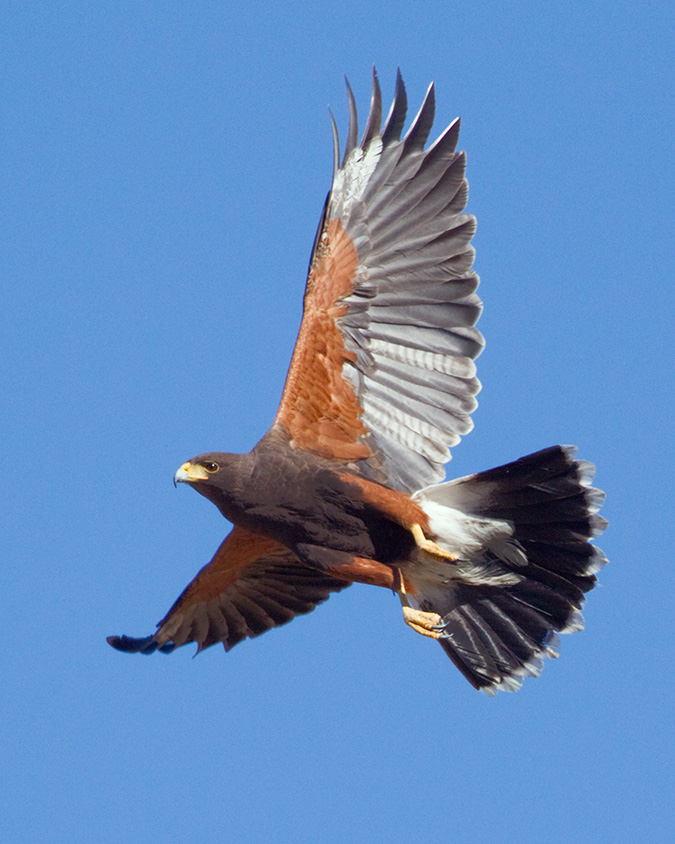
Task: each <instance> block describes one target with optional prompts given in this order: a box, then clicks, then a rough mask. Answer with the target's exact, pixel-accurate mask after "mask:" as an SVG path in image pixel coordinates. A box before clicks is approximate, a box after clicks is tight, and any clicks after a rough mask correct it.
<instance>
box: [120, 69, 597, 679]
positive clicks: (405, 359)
mask: <svg viewBox="0 0 675 844" xmlns="http://www.w3.org/2000/svg"><path fill="white" fill-rule="evenodd" d="M347 92H348V99H349V129H348V133H347V141H346V146H345V149H344V153H343V155H342V159H341V160H340V144H339V141H338V134H337V128H336V126H335V122H334V121H333V132H334V150H335V165H334V173H333V183H332V186H331V190H330V193H329V195H328V198H327V200H326V203H325V206H324V210H323V215H322V218H321V222H320V224H319V228H318V231H317V235H316V238H315V242H314V248H313V251H312V257H311V261H310V266H309V274H308V278H307V285H306V290H305V297H304V312H303V319H302V324H301V327H300V333H299V336H298V339H297V343H296V346H295V351H294V353H293V358H292V361H291V365H290V370H289V372H288V377H287V379H286V385H285V388H284V392H283V396H282V399H281V405H280V407H279V410H278V413H277V416H276V418H275V420H274V423H273V425H272V427H271V428H270V430H269V431H268V433H267V434H266V435H265V436H264V437H263V438H262V440H261V441H260V442H259V443H258V445H256V446H255V448H254V449H253V450H252V451H251V452H250V453H248V454H224V453H220V452H218V453H211V454H202V455H199V456H198V457H194V458H192V459H191V460H189V461H188V462H187V463H184V464H183V465H182V466H181V468H180V469H179V470H178V471H177V472H176V475H175V481H176V482H181V483H187V484H189V485H190V486H192V487H194V489H196V490H197V491H198V492H200V493H201V494H202V495H204V496H205V497H206V498H208V499H209V500H210V501H212V502H213V503H214V504H215V505H216V507H218V509H219V510H220V511H221V513H222V514H223V515H224V516H225V517H226V518H227V519H229V520H230V521H231V522H232V523H233V524H234V527H233V529H232V531H231V533H230V534H229V536H227V538H226V539H225V540H224V542H223V543H222V544H221V546H220V548H219V549H218V550H217V552H216V554H215V556H214V557H213V559H212V560H211V562H209V563H208V564H207V565H206V566H205V567H204V568H203V569H202V570H201V571H200V572H199V574H197V576H196V577H195V579H194V580H193V581H192V582H191V583H190V584H189V585H188V587H187V588H186V589H185V590H184V592H183V593H182V595H181V596H180V597H179V598H178V600H177V601H176V602H175V604H174V605H173V606H172V607H171V609H170V610H169V612H168V613H167V615H166V616H165V617H164V618H163V619H162V621H160V622H159V624H158V629H157V631H156V632H155V633H154V634H153V635H151V636H147V637H145V638H139V639H136V638H131V637H129V636H111V637H110V638H109V639H108V641H109V643H110V644H111V645H112V646H113V647H114V648H117V649H118V650H121V651H126V652H131V653H135V652H140V653H145V654H148V653H152V652H153V651H155V650H160V651H162V652H164V653H168V652H170V651H172V650H173V649H174V648H176V647H179V646H181V645H184V644H186V643H188V642H196V643H197V646H198V649H199V650H202V649H203V648H207V647H210V646H211V645H213V644H215V643H216V642H222V643H223V645H224V646H225V649H226V650H228V649H229V648H231V647H233V646H234V645H236V644H237V643H238V642H240V641H241V640H242V639H245V638H246V637H253V636H257V635H259V634H261V633H264V632H265V631H266V630H269V629H270V628H272V627H277V626H279V625H281V624H285V623H286V622H288V621H290V620H291V619H292V618H294V617H295V616H296V615H300V614H303V613H307V612H311V610H313V609H314V607H315V606H316V605H317V604H319V603H321V602H322V601H324V600H326V598H328V597H329V595H330V594H331V592H337V591H339V590H340V589H343V588H345V587H346V586H348V585H349V584H350V583H353V582H360V583H367V584H371V585H375V586H381V587H384V588H386V589H391V590H393V591H394V592H396V593H397V594H398V596H399V598H400V600H401V604H402V606H403V617H404V620H405V621H406V623H407V624H408V625H410V627H412V628H413V629H414V630H415V631H417V632H418V633H421V634H422V635H424V636H428V637H430V638H433V639H436V640H437V641H438V642H439V643H440V645H441V647H442V648H443V650H444V651H445V652H446V653H447V654H448V656H449V657H450V658H451V659H452V661H453V662H454V663H455V665H456V666H457V667H458V668H459V670H460V671H461V672H462V673H463V674H464V676H465V677H466V678H467V679H468V680H469V682H470V683H471V684H472V685H473V686H474V687H475V688H478V689H482V690H485V691H487V692H490V693H492V692H494V691H495V690H496V689H507V690H513V689H517V688H518V687H519V686H520V684H521V681H522V678H523V676H525V675H536V674H538V673H539V672H540V670H541V666H542V658H543V657H545V656H555V655H556V650H555V648H556V644H557V635H556V634H557V633H558V632H563V633H565V632H570V631H574V630H578V629H580V627H581V616H580V613H579V608H580V606H581V604H582V602H583V599H584V594H585V593H586V592H588V591H589V590H590V589H592V588H593V586H594V584H595V582H596V578H595V574H596V572H597V571H598V569H599V568H601V566H602V565H603V564H604V563H605V562H606V559H605V557H604V555H603V554H602V552H601V551H600V550H599V549H598V548H596V547H594V546H593V545H591V544H590V540H591V538H592V537H594V536H596V535H598V534H599V533H601V532H602V530H603V529H604V526H605V521H604V519H602V518H601V517H599V516H598V515H597V511H598V509H599V508H600V505H601V503H602V500H603V494H602V493H601V492H600V491H599V490H596V489H593V488H592V487H591V481H592V478H593V466H592V465H591V464H590V463H587V462H585V461H581V460H577V459H576V458H575V449H574V448H571V447H563V446H553V447H552V448H547V449H544V450H543V451H539V452H537V453H535V454H531V455H529V456H527V457H523V458H521V459H520V460H516V461H515V462H513V463H509V464H507V465H505V466H501V467H499V468H496V469H491V470H489V471H486V472H480V473H478V474H475V475H470V476H467V477H463V478H459V479H457V480H453V481H450V482H445V483H444V482H443V479H444V466H445V463H446V462H447V461H448V460H449V459H450V453H449V450H448V449H449V448H450V447H452V446H455V445H457V443H458V442H459V440H460V437H461V436H462V435H463V434H466V433H468V432H469V431H470V430H471V427H472V423H471V419H470V416H471V413H472V411H473V410H474V408H475V407H476V394H477V393H478V390H479V388H480V384H479V382H478V380H477V378H476V367H475V364H474V359H475V358H476V357H477V356H478V355H479V354H480V352H481V350H482V348H483V338H482V336H481V334H480V333H479V331H478V330H477V329H476V328H475V324H476V321H477V320H478V317H479V315H480V312H481V307H482V306H481V302H480V300H479V298H478V296H477V295H476V292H475V291H476V288H477V286H478V276H477V275H476V274H475V273H474V272H473V270H472V264H473V257H474V250H473V248H472V246H471V238H472V236H473V233H474V231H475V227H476V224H475V219H474V217H473V216H471V215H469V214H465V213H463V210H464V206H465V204H466V199H467V182H466V179H465V176H464V169H465V155H464V153H463V152H456V151H455V147H456V144H457V139H458V134H459V120H455V121H454V122H453V123H451V124H450V126H449V127H448V128H447V129H446V130H445V131H444V132H443V133H442V134H441V135H440V137H439V138H438V139H437V140H436V141H435V142H434V143H433V144H431V145H430V146H429V147H427V148H426V149H425V145H426V142H427V139H428V136H429V133H430V130H431V126H432V122H433V118H434V88H433V85H432V86H430V88H429V90H428V91H427V94H426V97H425V99H424V102H423V103H422V106H421V108H420V110H419V112H418V114H417V116H416V117H415V119H414V120H413V121H412V124H411V126H410V128H409V129H408V131H407V132H406V134H405V135H404V137H403V138H402V137H401V133H402V129H403V125H404V123H405V119H406V111H407V99H406V93H405V88H404V85H403V81H402V79H401V77H400V74H399V75H398V78H397V83H396V91H395V95H394V102H393V104H392V106H391V109H390V111H389V115H388V117H387V118H386V120H385V121H384V125H382V101H381V95H380V88H379V84H378V81H377V77H376V75H375V73H373V94H372V100H371V105H370V112H369V114H368V118H367V121H366V125H365V129H364V131H363V134H362V136H361V139H360V141H359V137H358V122H357V112H356V106H355V103H354V97H353V95H352V92H351V90H350V89H349V85H347Z"/></svg>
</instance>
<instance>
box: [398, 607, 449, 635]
mask: <svg viewBox="0 0 675 844" xmlns="http://www.w3.org/2000/svg"><path fill="white" fill-rule="evenodd" d="M403 621H405V623H406V624H407V625H408V627H412V629H413V630H414V631H415V633H419V634H420V636H428V637H429V638H430V639H440V638H441V635H442V634H441V633H439V631H438V630H436V629H435V628H437V627H438V626H439V625H440V624H441V621H442V619H441V617H440V615H439V614H438V613H435V612H423V611H422V610H414V609H412V607H403Z"/></svg>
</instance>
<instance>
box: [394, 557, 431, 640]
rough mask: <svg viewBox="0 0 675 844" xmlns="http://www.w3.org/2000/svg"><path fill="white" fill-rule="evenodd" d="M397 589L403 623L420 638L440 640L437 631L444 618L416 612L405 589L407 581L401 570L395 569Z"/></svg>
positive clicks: (429, 613) (420, 611)
mask: <svg viewBox="0 0 675 844" xmlns="http://www.w3.org/2000/svg"><path fill="white" fill-rule="evenodd" d="M394 578H395V581H394V582H395V589H396V592H397V593H398V597H399V598H400V600H401V606H402V607H403V621H405V623H406V624H407V625H408V627H412V629H413V630H414V631H415V633H419V634H420V636H428V637H429V638H430V639H440V638H441V635H442V634H441V633H439V631H438V630H437V629H436V628H437V627H438V626H439V625H440V624H441V622H442V618H441V617H440V615H438V613H435V612H423V611H422V610H415V609H413V608H412V607H411V606H410V603H409V601H408V595H407V592H406V589H405V580H404V579H403V575H402V574H401V571H400V569H394Z"/></svg>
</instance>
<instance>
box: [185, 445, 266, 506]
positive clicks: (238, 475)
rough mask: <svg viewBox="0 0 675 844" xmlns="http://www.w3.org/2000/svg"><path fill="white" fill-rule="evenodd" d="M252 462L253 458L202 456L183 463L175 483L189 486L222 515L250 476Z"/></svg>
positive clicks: (233, 455) (217, 455)
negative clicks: (206, 499) (211, 503)
mask: <svg viewBox="0 0 675 844" xmlns="http://www.w3.org/2000/svg"><path fill="white" fill-rule="evenodd" d="M251 461H252V458H251V455H250V454H224V453H221V452H213V453H210V454H200V455H199V456H197V457H193V458H192V459H191V460H188V461H187V463H183V465H182V466H181V467H180V469H179V470H178V471H177V472H176V474H175V475H174V476H173V482H174V485H176V486H177V485H178V484H190V486H191V487H193V488H194V489H196V490H197V492H199V493H201V494H202V495H203V496H204V497H205V498H208V499H209V501H213V503H214V504H215V505H216V506H217V507H218V508H219V509H220V510H221V511H222V510H223V507H228V506H229V503H230V502H231V501H232V498H233V495H235V494H236V492H237V491H238V490H239V489H241V487H242V485H243V484H244V483H245V481H246V479H247V478H248V476H249V475H250V472H251Z"/></svg>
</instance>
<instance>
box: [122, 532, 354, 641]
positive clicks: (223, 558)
mask: <svg viewBox="0 0 675 844" xmlns="http://www.w3.org/2000/svg"><path fill="white" fill-rule="evenodd" d="M347 586H349V583H348V582H346V581H344V580H337V579H335V578H332V577H329V576H327V575H325V574H322V573H321V572H319V571H316V570H315V569H310V568H308V567H307V566H304V565H303V564H302V563H300V561H299V560H298V559H297V557H296V556H295V555H294V554H293V553H292V552H291V551H289V550H288V549H287V548H284V547H283V546H282V545H280V544H279V543H277V542H274V540H271V539H267V538H265V537H262V536H258V535H257V534H253V533H250V532H249V531H246V530H244V529H243V528H239V527H234V528H233V529H232V531H231V532H230V534H229V535H228V536H227V537H226V538H225V540H224V541H223V542H222V544H221V545H220V547H219V548H218V550H217V551H216V553H215V555H214V557H213V559H212V560H211V562H210V563H208V564H207V565H206V566H204V568H203V569H202V570H201V571H200V572H199V574H198V575H197V576H196V577H195V579H194V580H193V581H192V582H191V583H190V584H189V585H188V586H187V588H186V589H185V590H184V591H183V593H182V594H181V596H180V597H179V598H178V600H177V601H176V603H175V604H174V605H173V606H172V607H171V609H170V610H169V612H168V613H167V614H166V616H165V617H164V618H163V619H162V620H161V621H160V622H159V624H158V625H157V632H156V633H155V634H154V635H152V636H145V637H143V638H139V639H135V638H133V637H131V636H109V637H108V643H109V644H110V645H112V646H113V648H116V649H117V650H118V651H125V652H127V653H144V654H150V653H153V652H154V651H156V650H160V651H162V653H170V652H171V651H172V650H173V649H174V648H177V647H180V646H181V645H186V644H187V643H188V642H196V643H197V645H198V650H199V651H201V650H203V649H204V648H208V647H210V646H211V645H215V644H216V643H217V642H222V643H223V645H224V646H225V650H226V651H228V650H229V649H230V648H232V647H234V646H235V645H236V644H238V643H239V642H241V641H242V640H243V639H246V638H247V637H249V638H253V637H254V636H259V635H260V634H261V633H265V632H266V631H267V630H270V629H271V628H272V627H279V626H281V625H282V624H286V623H287V622H289V621H291V620H292V619H293V618H295V616H296V615H303V614H305V613H308V612H311V611H312V610H313V609H314V608H315V607H316V606H317V604H320V603H322V602H323V601H325V600H326V599H327V598H329V597H330V594H331V592H338V591H340V590H341V589H345V588H346V587H347Z"/></svg>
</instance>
